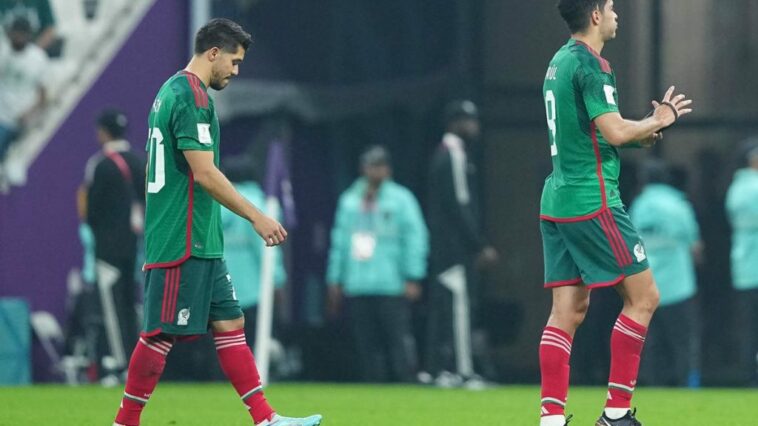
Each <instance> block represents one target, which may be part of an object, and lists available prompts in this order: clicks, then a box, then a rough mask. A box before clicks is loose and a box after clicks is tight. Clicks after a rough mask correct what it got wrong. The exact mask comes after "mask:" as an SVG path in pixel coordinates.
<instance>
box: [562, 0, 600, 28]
mask: <svg viewBox="0 0 758 426" xmlns="http://www.w3.org/2000/svg"><path fill="white" fill-rule="evenodd" d="M606 3H608V0H558V11H559V12H560V13H561V17H563V20H564V21H566V24H567V25H568V27H569V30H570V31H571V34H575V33H578V32H581V31H584V30H586V29H587V27H589V26H590V15H591V14H592V11H593V10H595V9H600V11H602V10H603V8H604V7H605V4H606Z"/></svg>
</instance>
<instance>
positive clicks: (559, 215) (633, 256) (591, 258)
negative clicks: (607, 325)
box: [539, 0, 691, 426]
mask: <svg viewBox="0 0 758 426" xmlns="http://www.w3.org/2000/svg"><path fill="white" fill-rule="evenodd" d="M613 3H614V2H613V0H560V1H559V2H558V10H559V11H560V14H561V16H562V17H563V19H564V20H565V21H566V23H567V24H568V26H569V29H570V30H571V34H572V35H571V38H570V39H569V41H568V42H567V43H566V44H565V45H564V46H563V47H561V48H560V50H558V52H557V53H556V54H555V56H554V57H553V59H552V60H551V61H550V65H549V66H548V69H547V73H546V75H545V82H544V88H543V95H544V101H545V109H546V114H547V124H548V135H549V140H550V155H551V156H552V162H553V172H552V173H551V174H550V176H548V178H547V180H546V181H545V186H544V189H543V192H542V202H541V208H540V218H541V222H540V227H541V231H542V241H543V250H544V256H545V287H546V288H550V289H552V294H553V304H552V310H551V312H550V317H549V319H548V322H547V326H546V327H545V330H544V332H543V334H542V341H541V342H540V351H539V357H540V370H541V373H542V412H541V420H540V424H541V426H554V425H559V426H563V425H565V424H566V418H565V414H564V413H565V412H564V408H565V405H566V396H567V394H568V384H569V357H570V355H571V344H572V340H573V337H574V333H575V331H576V329H577V327H579V325H580V324H581V322H582V320H583V319H584V316H585V314H586V312H587V308H588V306H589V300H590V290H591V289H592V288H598V287H606V286H615V287H616V290H617V291H618V293H619V294H620V295H621V297H622V299H623V302H624V307H623V310H622V311H621V314H620V315H619V317H618V320H617V321H616V323H615V325H614V327H613V331H612V334H611V371H610V376H609V381H608V398H607V401H606V408H605V410H604V411H603V414H602V415H601V416H600V418H599V419H598V420H597V423H596V425H598V426H634V425H640V424H641V423H640V422H639V421H637V420H636V419H635V416H634V412H632V411H631V410H630V407H631V398H632V392H633V391H634V387H635V385H636V383H637V372H638V370H639V360H640V353H641V352H642V347H643V344H644V341H645V333H646V331H647V326H648V324H649V322H650V319H651V317H652V315H653V312H654V311H655V308H656V307H657V305H658V290H657V288H656V285H655V282H654V280H653V276H652V274H651V272H650V269H649V268H648V263H647V259H646V257H645V249H644V247H643V245H642V241H641V240H640V238H639V236H638V235H637V232H636V231H635V229H634V227H633V226H632V224H631V222H630V220H629V216H628V215H627V214H626V211H625V210H624V206H623V205H622V203H621V198H620V194H619V190H618V176H619V165H620V162H619V155H618V149H619V148H620V147H622V146H632V145H642V146H649V145H652V144H654V143H655V142H656V141H657V140H658V139H660V137H661V133H660V132H661V130H662V129H664V128H666V127H668V126H670V125H671V124H673V123H674V122H675V121H676V120H677V119H678V118H680V117H681V116H683V115H685V114H687V113H689V112H691V109H690V108H689V105H690V103H691V101H690V100H687V99H686V98H685V96H684V95H681V94H679V95H674V88H673V87H671V88H669V90H668V91H667V92H666V93H665V95H664V97H663V100H662V101H661V102H660V103H659V102H656V101H653V107H654V110H653V113H652V114H651V115H650V117H648V118H645V119H643V120H640V121H633V120H627V119H624V118H623V117H622V116H621V114H620V113H619V108H618V94H617V92H616V79H615V76H614V73H613V70H612V69H611V66H610V64H609V63H608V61H606V60H605V59H603V58H602V57H601V56H600V52H601V51H602V50H603V46H604V45H605V43H606V42H607V41H609V40H612V39H613V38H614V37H615V36H616V28H617V18H618V17H617V15H616V12H615V11H614V9H613Z"/></svg>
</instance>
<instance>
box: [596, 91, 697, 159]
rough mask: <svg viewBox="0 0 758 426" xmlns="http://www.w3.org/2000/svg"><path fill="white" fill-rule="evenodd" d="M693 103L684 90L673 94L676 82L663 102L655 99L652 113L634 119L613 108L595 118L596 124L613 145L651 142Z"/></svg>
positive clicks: (685, 112)
mask: <svg viewBox="0 0 758 426" xmlns="http://www.w3.org/2000/svg"><path fill="white" fill-rule="evenodd" d="M691 104H692V100H691V99H687V97H686V96H685V95H684V94H681V93H680V94H678V95H674V86H671V87H670V88H669V89H668V90H667V91H666V93H665V94H664V95H663V99H662V100H661V101H660V102H658V101H653V108H655V109H654V110H653V114H652V115H651V116H650V117H647V118H645V119H642V120H639V121H635V120H627V119H625V118H623V117H622V116H621V114H619V113H617V112H610V113H607V114H603V115H601V116H599V117H597V118H595V124H596V125H597V127H598V129H600V132H601V133H602V134H603V138H605V140H606V141H608V143H610V144H611V145H614V146H621V145H626V144H629V143H635V142H643V144H650V143H651V141H652V142H655V140H657V139H659V138H660V134H659V132H660V131H661V130H662V129H665V128H666V127H669V126H671V125H672V124H674V123H675V122H676V121H677V120H678V119H679V118H681V117H682V116H683V115H685V114H689V113H690V112H692V108H690V105H691Z"/></svg>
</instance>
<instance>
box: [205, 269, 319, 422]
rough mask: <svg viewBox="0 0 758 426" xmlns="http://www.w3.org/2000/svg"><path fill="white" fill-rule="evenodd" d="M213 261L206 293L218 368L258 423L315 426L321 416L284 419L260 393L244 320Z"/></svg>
mask: <svg viewBox="0 0 758 426" xmlns="http://www.w3.org/2000/svg"><path fill="white" fill-rule="evenodd" d="M210 262H212V263H213V272H212V276H213V285H212V286H210V287H212V293H211V295H210V300H209V302H210V312H209V316H208V318H209V321H210V325H211V329H212V331H213V339H214V341H215V343H216V353H217V355H218V360H219V363H220V364H221V370H223V372H224V374H225V375H226V377H227V378H228V379H229V381H230V382H231V383H232V386H234V389H235V390H236V391H237V393H238V394H239V395H240V398H241V399H242V402H243V403H244V404H245V407H247V409H248V411H249V413H250V416H251V417H252V418H253V421H254V422H255V424H256V425H259V426H264V425H265V426H315V425H318V424H320V423H321V416H320V415H316V416H310V417H307V418H302V419H297V418H287V417H281V416H279V415H277V414H276V413H275V412H274V410H273V408H271V406H270V405H269V404H268V402H267V401H266V398H265V396H264V395H263V385H262V383H261V379H260V374H259V373H258V368H257V367H256V366H255V358H253V352H252V351H251V350H250V347H249V346H248V345H247V342H246V338H245V320H244V316H243V314H242V310H241V309H240V307H239V303H238V302H237V300H236V299H235V298H234V291H233V287H232V282H231V277H230V276H229V274H228V272H227V270H226V265H225V264H224V262H223V261H222V260H214V261H210Z"/></svg>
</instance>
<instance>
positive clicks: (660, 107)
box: [653, 86, 692, 128]
mask: <svg viewBox="0 0 758 426" xmlns="http://www.w3.org/2000/svg"><path fill="white" fill-rule="evenodd" d="M674 89H675V87H674V86H671V87H669V89H668V90H667V91H666V94H664V95H663V99H662V100H661V101H660V102H658V101H655V100H654V101H653V108H655V109H654V112H653V116H654V117H656V118H657V119H659V120H661V121H662V122H663V124H664V126H663V127H664V128H666V127H668V126H670V125H672V124H674V123H675V122H676V121H677V120H678V119H679V118H680V117H681V116H683V115H685V114H689V113H691V112H692V108H690V107H689V106H690V105H691V104H692V99H687V96H685V95H684V94H683V93H679V94H677V95H674Z"/></svg>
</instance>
